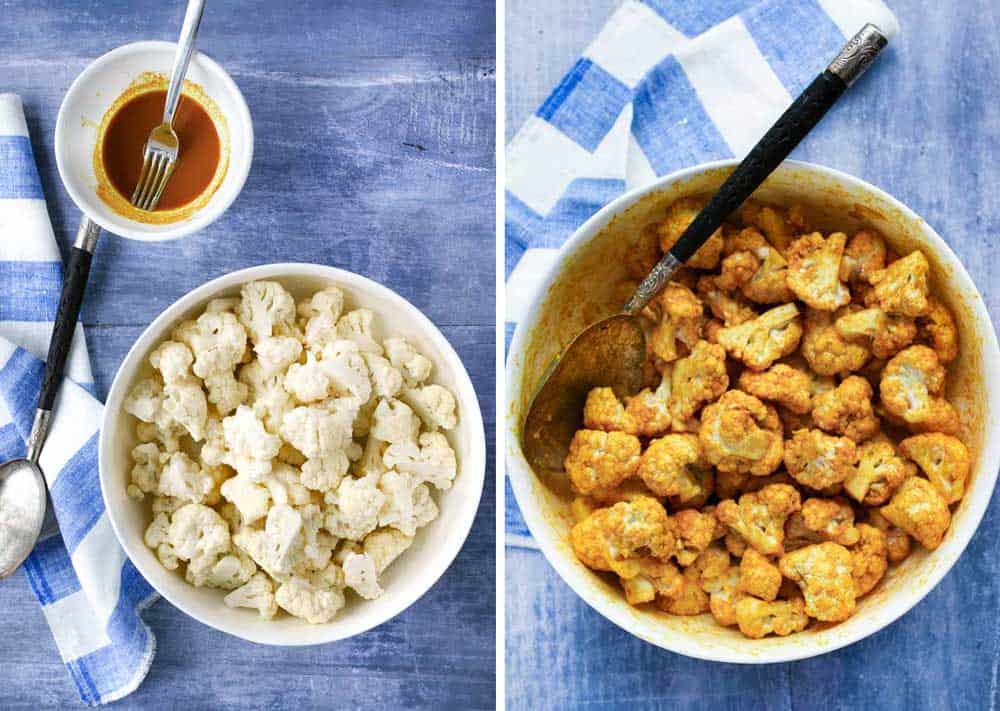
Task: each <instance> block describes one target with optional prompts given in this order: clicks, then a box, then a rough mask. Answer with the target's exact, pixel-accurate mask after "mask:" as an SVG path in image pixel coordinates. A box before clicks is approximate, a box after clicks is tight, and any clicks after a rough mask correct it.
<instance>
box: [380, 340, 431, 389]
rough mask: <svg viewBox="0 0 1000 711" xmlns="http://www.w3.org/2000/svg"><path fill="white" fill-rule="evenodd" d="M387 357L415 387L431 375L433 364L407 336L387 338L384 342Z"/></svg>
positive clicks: (411, 385) (407, 381)
mask: <svg viewBox="0 0 1000 711" xmlns="http://www.w3.org/2000/svg"><path fill="white" fill-rule="evenodd" d="M382 345H383V346H385V354H386V357H388V358H389V362H390V363H392V367H393V368H396V369H397V370H398V371H399V372H400V373H402V374H403V378H405V380H406V384H407V385H409V386H410V387H415V386H417V385H420V384H421V383H423V382H424V381H425V380H427V378H429V377H430V374H431V369H432V367H433V366H432V364H431V362H430V360H429V359H427V358H425V357H424V356H422V355H421V354H420V353H418V352H417V350H416V349H415V348H414V347H413V346H412V345H410V343H409V342H408V341H407V340H406V339H405V338H387V339H385V341H383V343H382Z"/></svg>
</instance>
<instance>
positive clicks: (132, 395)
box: [122, 378, 169, 423]
mask: <svg viewBox="0 0 1000 711" xmlns="http://www.w3.org/2000/svg"><path fill="white" fill-rule="evenodd" d="M122 409H123V410H125V412H127V413H129V414H130V415H134V416H135V417H137V418H139V419H140V420H142V421H143V422H153V423H157V422H164V417H163V385H162V383H160V381H159V380H157V379H156V378H144V379H142V380H140V381H139V382H138V383H136V384H135V385H134V386H133V387H132V389H131V390H130V391H129V393H128V395H127V396H126V397H125V402H124V403H122ZM167 420H169V418H167Z"/></svg>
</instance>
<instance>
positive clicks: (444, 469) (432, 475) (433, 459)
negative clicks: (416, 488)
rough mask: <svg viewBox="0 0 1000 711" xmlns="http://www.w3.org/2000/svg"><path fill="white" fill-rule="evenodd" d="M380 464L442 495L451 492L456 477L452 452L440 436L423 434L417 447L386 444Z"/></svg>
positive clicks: (446, 440) (405, 443)
mask: <svg viewBox="0 0 1000 711" xmlns="http://www.w3.org/2000/svg"><path fill="white" fill-rule="evenodd" d="M376 441H377V440H376ZM382 461H383V463H384V464H385V465H386V466H388V467H391V468H393V469H395V470H396V471H399V472H403V473H404V474H409V475H410V476H411V477H413V479H414V481H416V482H417V483H423V482H427V483H428V484H433V485H434V486H435V487H436V488H438V489H441V490H442V491H443V490H445V489H450V488H451V483H452V481H454V479H455V475H456V474H457V473H458V462H457V461H456V459H455V451H454V450H453V449H452V448H451V445H450V444H448V439H447V438H446V437H445V436H444V435H443V434H441V433H440V432H424V433H423V434H422V435H420V442H419V444H418V443H417V442H413V441H408V442H397V443H395V444H390V445H389V446H388V447H387V448H386V450H385V453H384V455H383V457H382Z"/></svg>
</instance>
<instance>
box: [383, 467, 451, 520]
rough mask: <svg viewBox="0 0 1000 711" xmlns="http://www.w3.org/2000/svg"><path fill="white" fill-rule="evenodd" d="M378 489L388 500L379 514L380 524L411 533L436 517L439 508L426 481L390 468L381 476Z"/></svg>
mask: <svg viewBox="0 0 1000 711" xmlns="http://www.w3.org/2000/svg"><path fill="white" fill-rule="evenodd" d="M378 488H379V490H380V491H381V492H382V493H383V494H384V495H385V503H384V504H383V505H382V508H381V510H380V511H379V514H378V525H379V526H391V527H393V528H398V529H399V530H400V531H402V532H403V533H405V534H406V535H408V536H412V535H415V534H416V531H417V529H418V528H420V527H421V526H426V525H427V524H428V523H430V522H431V521H433V520H434V519H435V518H437V515H438V507H437V504H435V503H434V499H432V498H431V490H430V488H429V487H428V486H427V484H420V483H418V482H417V481H416V479H414V478H413V477H412V476H410V475H409V474H404V473H403V472H397V471H395V470H392V469H390V470H389V471H388V472H386V473H385V474H383V475H382V478H381V479H380V480H379V483H378Z"/></svg>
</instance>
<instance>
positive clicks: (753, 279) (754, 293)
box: [719, 227, 795, 304]
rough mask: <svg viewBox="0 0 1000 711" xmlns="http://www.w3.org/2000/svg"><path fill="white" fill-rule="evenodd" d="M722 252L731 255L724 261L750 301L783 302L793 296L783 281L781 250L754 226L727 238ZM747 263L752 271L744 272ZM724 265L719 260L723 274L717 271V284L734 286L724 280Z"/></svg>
mask: <svg viewBox="0 0 1000 711" xmlns="http://www.w3.org/2000/svg"><path fill="white" fill-rule="evenodd" d="M726 252H727V253H728V254H729V255H730V257H732V258H734V261H732V262H730V263H729V265H728V266H729V269H730V270H733V272H734V273H733V276H734V277H736V282H739V289H740V291H741V292H742V293H743V295H744V296H746V297H747V298H748V299H750V301H753V302H755V303H758V304H784V303H787V302H789V301H791V300H792V299H794V298H795V295H794V294H793V293H792V292H791V291H790V290H789V288H788V285H787V283H786V276H787V273H788V262H787V261H786V260H785V258H784V257H783V256H782V253H781V251H779V250H778V249H775V248H774V247H773V246H771V244H769V243H768V242H767V240H766V239H764V236H763V235H762V234H761V233H760V232H758V231H757V229H756V228H753V227H748V228H746V229H744V230H741V231H740V232H739V233H737V234H736V235H735V236H734V237H732V238H729V239H727V241H726ZM737 255H739V256H737ZM728 259H729V257H727V260H728ZM751 265H753V271H752V272H751V273H750V274H749V275H747V274H746V272H747V271H749V268H750V266H751ZM726 268H727V264H726V261H723V265H722V270H723V274H722V275H720V276H722V277H723V278H722V279H721V281H720V283H719V285H720V286H721V287H722V288H724V289H731V288H735V287H730V286H726V284H725V282H726V281H731V280H728V279H726V278H725V277H726V274H725V272H726Z"/></svg>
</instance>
